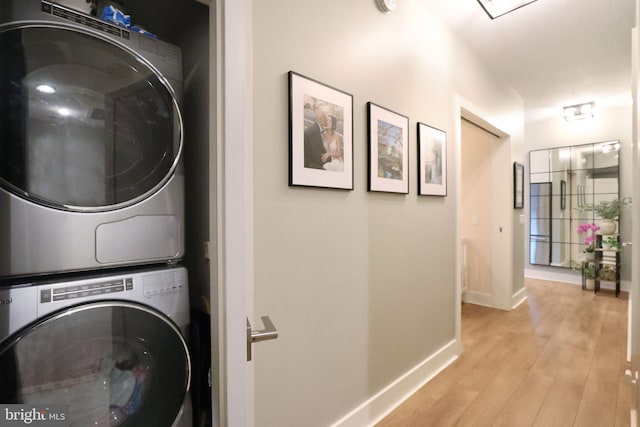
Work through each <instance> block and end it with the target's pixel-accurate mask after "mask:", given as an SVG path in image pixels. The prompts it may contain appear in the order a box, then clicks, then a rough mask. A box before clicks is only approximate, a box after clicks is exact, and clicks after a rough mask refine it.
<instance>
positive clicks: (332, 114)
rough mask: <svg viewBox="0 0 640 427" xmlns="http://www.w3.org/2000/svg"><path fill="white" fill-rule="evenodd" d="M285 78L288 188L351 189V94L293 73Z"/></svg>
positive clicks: (290, 72)
mask: <svg viewBox="0 0 640 427" xmlns="http://www.w3.org/2000/svg"><path fill="white" fill-rule="evenodd" d="M288 79H289V186H303V187H321V188H335V189H341V190H353V95H351V94H349V93H347V92H345V91H342V90H340V89H336V88H334V87H332V86H329V85H326V84H324V83H321V82H319V81H317V80H314V79H311V78H309V77H306V76H303V75H302V74H298V73H296V72H294V71H289V73H288ZM321 122H322V123H321Z"/></svg>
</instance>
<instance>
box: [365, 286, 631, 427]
mask: <svg viewBox="0 0 640 427" xmlns="http://www.w3.org/2000/svg"><path fill="white" fill-rule="evenodd" d="M526 288H527V292H528V294H529V299H528V301H527V302H525V303H523V304H521V305H520V306H519V307H518V308H517V309H516V310H513V311H510V312H505V311H500V310H494V309H490V308H486V307H481V306H476V305H471V304H464V305H463V307H462V344H463V347H464V351H463V353H462V354H461V355H460V357H459V358H458V359H457V360H456V361H455V362H454V363H452V364H451V365H450V366H449V367H447V369H445V370H444V371H442V372H441V373H440V374H439V375H438V376H436V377H435V378H434V379H433V380H431V381H430V382H429V383H427V384H426V385H425V386H424V387H422V388H421V389H420V390H418V391H417V392H416V393H415V394H414V395H413V396H412V397H411V398H409V399H408V400H407V401H406V402H404V403H403V404H402V405H401V406H400V407H398V408H397V409H396V410H395V411H393V412H392V413H391V414H389V416H387V417H386V418H385V419H384V420H382V422H380V423H379V424H378V425H377V426H378V427H389V426H434V427H446V426H472V427H482V426H500V427H520V426H536V427H569V426H580V427H582V426H584V427H597V426H600V427H622V426H628V425H629V424H630V416H629V411H630V396H631V391H630V389H629V386H628V385H627V384H626V383H625V381H624V371H625V369H627V367H628V364H627V361H626V351H627V347H626V345H627V304H628V295H627V294H626V293H624V292H622V293H621V294H620V296H619V297H618V298H616V297H615V296H614V295H613V293H608V292H606V291H605V292H602V293H599V294H598V295H594V293H593V291H583V290H582V289H581V288H580V287H579V286H576V285H568V284H562V283H554V282H546V281H541V280H529V279H528V280H527V281H526Z"/></svg>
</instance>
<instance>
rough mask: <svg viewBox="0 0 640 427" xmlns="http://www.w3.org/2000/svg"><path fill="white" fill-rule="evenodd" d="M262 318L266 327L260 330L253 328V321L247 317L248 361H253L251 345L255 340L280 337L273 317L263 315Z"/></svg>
mask: <svg viewBox="0 0 640 427" xmlns="http://www.w3.org/2000/svg"><path fill="white" fill-rule="evenodd" d="M260 319H262V324H263V325H264V329H261V330H259V331H254V330H252V329H251V323H249V319H247V362H249V361H251V345H252V344H253V343H254V342H260V341H267V340H275V339H276V338H278V330H277V329H276V327H275V325H274V324H273V322H272V321H271V319H269V316H262V317H260Z"/></svg>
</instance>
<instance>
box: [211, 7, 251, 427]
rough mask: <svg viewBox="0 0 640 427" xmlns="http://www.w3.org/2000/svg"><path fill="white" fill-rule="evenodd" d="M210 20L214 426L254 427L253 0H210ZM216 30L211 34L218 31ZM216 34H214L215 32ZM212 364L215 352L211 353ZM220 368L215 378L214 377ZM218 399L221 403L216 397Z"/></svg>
mask: <svg viewBox="0 0 640 427" xmlns="http://www.w3.org/2000/svg"><path fill="white" fill-rule="evenodd" d="M210 9H212V10H210V19H211V22H215V23H216V25H215V30H213V31H215V40H212V43H214V44H213V45H212V46H215V49H216V52H215V55H212V56H213V57H214V58H215V61H216V64H214V66H213V67H212V68H211V69H215V70H216V75H215V76H212V77H211V79H212V80H211V87H212V88H216V90H215V93H212V94H211V104H212V105H215V106H216V108H215V109H214V110H215V111H216V113H214V116H213V117H211V120H215V123H217V124H218V126H212V128H217V129H216V130H215V131H214V135H215V136H213V137H212V138H211V143H212V144H215V141H217V142H218V143H217V144H216V148H215V149H214V150H210V151H211V152H213V153H216V154H215V155H216V156H217V157H216V159H213V158H212V159H210V160H211V162H214V164H215V165H216V167H215V168H214V169H213V168H212V169H213V172H212V173H213V176H210V180H212V181H213V185H215V186H216V188H217V197H216V199H215V201H212V204H213V203H215V206H211V212H216V213H217V215H216V216H217V218H211V224H210V225H211V227H212V229H216V230H218V233H217V236H218V237H217V242H216V243H217V247H218V251H217V254H218V257H217V265H218V270H217V271H216V269H215V268H212V269H211V275H212V277H211V279H212V281H211V283H218V286H217V287H215V286H212V288H211V293H212V295H211V301H217V304H216V305H214V306H212V308H213V310H215V311H216V312H217V313H214V314H213V315H212V342H217V344H218V359H219V360H218V366H215V365H213V366H212V374H213V378H212V382H213V384H212V390H213V393H212V394H213V396H212V399H213V405H214V406H213V407H214V408H218V410H219V413H218V414H215V413H214V416H213V418H214V420H213V422H214V426H215V425H221V426H227V425H229V426H248V427H251V426H253V425H254V419H253V413H254V409H253V408H254V405H253V396H254V390H253V364H251V363H247V339H246V322H247V318H249V320H252V319H251V316H250V314H251V313H250V312H249V310H248V308H250V307H252V302H253V280H252V265H253V252H252V251H253V248H252V243H251V242H252V241H253V228H252V222H253V217H252V216H251V203H252V200H253V191H252V174H251V155H250V147H251V144H250V141H251V138H250V129H251V126H250V117H251V116H250V107H251V103H250V102H249V97H250V89H249V88H250V87H251V86H250V85H249V84H248V82H249V81H250V79H249V76H250V73H251V65H250V62H249V60H250V54H249V46H250V43H249V41H248V37H247V30H248V29H249V28H250V22H251V20H250V1H249V0H211V2H210ZM213 31H212V33H213ZM211 37H214V36H213V34H211ZM213 359H214V361H215V359H216V357H215V356H213ZM216 373H217V375H216ZM216 398H217V399H218V400H219V404H218V403H217V402H216ZM217 421H219V424H217Z"/></svg>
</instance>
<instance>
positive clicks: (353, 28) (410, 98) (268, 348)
mask: <svg viewBox="0 0 640 427" xmlns="http://www.w3.org/2000/svg"><path fill="white" fill-rule="evenodd" d="M252 7H253V26H252V32H253V39H252V43H253V56H252V60H253V73H252V74H253V81H252V84H253V88H254V89H253V105H254V107H253V115H254V120H253V153H254V157H253V162H254V170H253V173H254V181H253V185H254V200H253V203H254V218H255V221H254V228H255V230H254V231H255V240H254V244H255V247H254V250H255V252H254V257H255V265H254V275H255V279H254V280H255V314H256V316H260V315H264V314H268V315H270V316H271V319H272V320H273V321H274V323H275V324H276V326H277V327H278V328H279V331H280V338H279V339H278V341H273V342H269V343H263V344H260V345H258V346H256V347H255V348H254V360H255V373H256V425H257V426H278V427H286V426H301V425H304V426H323V425H328V424H331V423H333V422H336V421H338V420H339V419H341V418H342V417H343V416H345V415H346V414H348V413H349V412H350V411H352V410H353V409H355V408H356V407H358V405H361V404H363V403H365V402H367V401H369V399H372V398H373V397H374V396H376V394H377V393H379V392H381V391H382V390H383V389H384V388H385V387H387V386H389V385H390V384H391V383H392V382H394V381H396V380H398V379H399V378H400V377H401V376H402V375H403V374H405V373H406V372H408V371H409V370H411V369H413V368H414V367H416V366H418V365H419V364H420V363H422V362H424V361H425V360H427V359H428V358H429V357H431V356H433V355H434V354H435V353H436V352H438V351H439V350H440V349H442V348H443V347H445V346H446V345H448V344H450V343H451V341H452V340H454V339H455V311H456V295H455V287H456V281H457V279H458V278H457V272H456V255H457V253H456V250H457V242H456V233H457V225H456V200H457V188H456V182H455V180H456V177H457V175H458V170H457V168H456V158H457V155H458V152H457V150H458V148H457V147H456V141H458V139H459V138H458V137H459V135H457V132H458V130H457V129H455V123H457V121H458V120H459V116H460V111H459V110H458V111H455V109H454V105H455V102H454V98H455V95H456V94H458V95H460V96H462V97H463V98H464V99H465V100H468V101H469V102H471V103H473V105H475V106H477V107H478V110H479V111H482V112H485V113H486V117H484V118H485V119H487V120H489V121H491V122H492V123H493V124H495V125H496V126H500V128H501V129H502V130H504V131H505V132H508V133H509V134H510V135H511V141H512V145H513V150H512V153H515V154H512V155H514V156H517V157H515V158H514V159H517V160H518V161H521V162H523V157H522V153H523V148H522V145H523V140H522V138H523V137H522V131H523V115H522V101H521V99H520V98H519V96H518V95H517V94H515V92H513V91H512V90H511V89H510V88H508V87H506V86H505V85H504V84H503V83H502V82H501V81H499V80H498V79H496V78H495V77H494V76H493V75H492V74H491V73H490V72H489V71H487V69H486V68H485V67H484V66H483V65H482V64H480V63H479V62H478V61H477V59H476V57H475V56H473V55H471V54H470V53H469V52H468V51H467V50H466V49H465V48H464V47H463V46H462V45H460V44H459V43H458V42H457V40H456V39H454V38H453V37H452V36H451V34H450V33H449V32H448V31H447V30H446V29H444V28H443V27H442V26H441V25H440V24H439V22H437V21H436V20H435V19H434V18H433V17H432V16H431V15H430V14H429V12H428V11H427V10H425V8H424V6H423V5H422V4H421V2H420V1H419V0H403V1H402V2H399V5H398V8H397V10H396V11H395V12H393V13H391V14H389V15H384V14H382V13H380V12H379V11H378V10H377V8H376V6H375V2H374V1H368V2H345V1H341V0H327V1H324V2H315V1H310V0H271V1H260V0H256V1H254V2H253V4H252ZM289 70H293V71H296V72H298V73H300V74H303V75H306V76H309V77H311V78H313V79H316V80H319V81H321V82H323V83H326V84H328V85H331V86H334V87H337V88H339V89H341V90H344V91H347V92H349V93H351V94H353V96H354V159H355V162H354V171H355V179H354V186H355V189H354V190H353V191H339V190H327V189H314V188H291V187H288V186H287V182H288V180H287V172H288V154H287V153H288V129H287V122H288V113H287V101H288V95H287V93H288V89H287V72H288V71H289ZM368 101H372V102H374V103H376V104H379V105H382V106H384V107H387V108H389V109H392V110H394V111H397V112H399V113H401V114H404V115H407V116H408V117H409V119H410V131H409V142H410V154H409V164H410V168H409V169H410V174H409V175H410V176H409V183H410V194H408V195H400V194H384V193H368V192H367V191H366V188H367V181H366V176H367V175H366V174H367V164H366V159H367V149H366V143H367V133H366V129H367V124H366V103H367V102H368ZM417 121H421V122H424V123H427V124H429V125H432V126H435V127H437V128H439V129H443V130H445V131H446V132H447V136H448V160H449V162H448V179H449V185H448V196H447V197H444V198H443V197H418V196H417V195H416V182H417V176H416V174H417V171H416V155H417V148H416V122H417ZM502 178H504V179H511V169H510V168H509V170H507V171H505V176H504V177H502ZM505 197H507V199H505V200H506V201H507V202H509V204H511V201H510V200H511V199H510V198H511V194H507V195H505ZM513 218H515V216H514V217H513ZM513 218H509V219H511V220H512V219H513ZM507 228H508V229H511V227H507ZM508 238H510V239H513V236H508ZM517 239H520V240H521V237H519V238H517ZM520 240H518V241H520ZM520 247H522V245H520ZM519 262H521V261H519ZM520 276H522V272H520ZM425 379H426V378H425ZM378 415H379V414H378V413H376V412H375V411H371V413H370V414H368V415H367V416H369V417H371V419H370V420H369V421H371V420H373V419H375V417H377V416H378ZM346 424H348V420H347V421H345V425H346ZM361 425H362V424H361Z"/></svg>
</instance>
